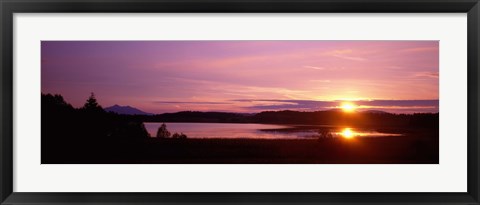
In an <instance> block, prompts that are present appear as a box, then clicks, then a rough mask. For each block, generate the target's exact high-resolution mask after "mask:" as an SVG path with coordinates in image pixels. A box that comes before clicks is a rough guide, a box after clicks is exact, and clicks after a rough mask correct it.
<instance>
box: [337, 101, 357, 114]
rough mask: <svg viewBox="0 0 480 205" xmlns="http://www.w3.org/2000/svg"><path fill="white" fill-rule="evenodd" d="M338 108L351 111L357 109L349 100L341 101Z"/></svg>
mask: <svg viewBox="0 0 480 205" xmlns="http://www.w3.org/2000/svg"><path fill="white" fill-rule="evenodd" d="M340 108H342V110H343V111H344V112H353V111H355V109H357V106H356V105H355V104H353V103H350V102H344V103H342V105H341V106H340Z"/></svg>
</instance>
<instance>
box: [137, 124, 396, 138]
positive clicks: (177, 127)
mask: <svg viewBox="0 0 480 205" xmlns="http://www.w3.org/2000/svg"><path fill="white" fill-rule="evenodd" d="M144 124H145V127H146V128H147V131H148V132H149V133H150V135H151V136H155V135H156V133H157V129H158V128H159V127H160V125H161V124H162V123H150V122H148V123H144ZM165 124H166V125H167V129H168V131H170V132H171V133H172V134H173V133H175V132H178V133H181V132H183V133H185V134H186V135H187V136H188V138H255V139H305V138H307V139H308V138H317V137H319V136H320V134H319V133H318V129H313V128H311V127H305V128H302V126H295V125H272V124H233V123H165ZM346 130H348V131H347V132H348V135H351V136H353V137H379V136H400V134H392V133H381V132H376V131H366V130H359V129H355V128H342V127H338V128H334V131H332V132H331V134H332V136H333V137H341V136H344V135H345V133H346V132H345V131H346Z"/></svg>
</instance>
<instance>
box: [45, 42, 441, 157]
mask: <svg viewBox="0 0 480 205" xmlns="http://www.w3.org/2000/svg"><path fill="white" fill-rule="evenodd" d="M40 47H41V74H40V75H41V76H40V78H41V91H40V92H41V93H40V96H41V113H40V116H41V163H42V164H439V76H440V73H439V41H435V40H155V41H153V40H149V41H145V40H141V41H130V40H129V41H92V40H83V41H75V40H71V41H63V40H62V41H56V40H48V41H41V46H40Z"/></svg>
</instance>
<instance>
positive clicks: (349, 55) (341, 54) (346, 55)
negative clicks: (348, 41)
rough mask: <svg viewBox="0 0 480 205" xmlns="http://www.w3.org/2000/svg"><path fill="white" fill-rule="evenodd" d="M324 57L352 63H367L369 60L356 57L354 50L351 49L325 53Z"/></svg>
mask: <svg viewBox="0 0 480 205" xmlns="http://www.w3.org/2000/svg"><path fill="white" fill-rule="evenodd" d="M323 54H324V55H327V56H333V57H337V58H341V59H345V60H352V61H366V60H367V58H364V57H360V56H355V55H354V52H353V50H351V49H344V50H333V51H328V52H324V53H323Z"/></svg>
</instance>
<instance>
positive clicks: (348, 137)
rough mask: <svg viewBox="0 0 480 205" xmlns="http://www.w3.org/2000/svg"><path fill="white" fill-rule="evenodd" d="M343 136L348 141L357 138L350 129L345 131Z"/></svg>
mask: <svg viewBox="0 0 480 205" xmlns="http://www.w3.org/2000/svg"><path fill="white" fill-rule="evenodd" d="M341 134H342V136H343V137H344V138H346V139H351V138H353V137H354V136H355V133H354V132H353V131H352V129H350V128H345V129H343V130H342V133H341Z"/></svg>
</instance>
